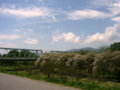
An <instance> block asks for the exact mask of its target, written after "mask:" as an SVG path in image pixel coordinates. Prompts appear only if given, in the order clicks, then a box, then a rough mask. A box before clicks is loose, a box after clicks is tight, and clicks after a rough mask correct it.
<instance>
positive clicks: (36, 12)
mask: <svg viewBox="0 0 120 90" xmlns="http://www.w3.org/2000/svg"><path fill="white" fill-rule="evenodd" d="M52 11H53V9H49V8H47V7H36V6H29V7H24V8H10V7H9V8H8V7H5V6H4V7H0V13H1V14H5V15H15V16H20V17H42V18H45V17H54V15H53V14H52Z"/></svg>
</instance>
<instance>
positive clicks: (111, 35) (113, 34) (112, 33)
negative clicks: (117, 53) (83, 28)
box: [84, 24, 120, 44]
mask: <svg viewBox="0 0 120 90" xmlns="http://www.w3.org/2000/svg"><path fill="white" fill-rule="evenodd" d="M119 27H120V24H115V25H114V26H113V27H107V28H106V29H105V33H102V34H101V33H96V34H94V35H92V36H88V37H87V39H86V40H85V41H84V43H85V44H88V43H102V42H112V41H116V40H119V39H120V33H118V32H117V30H118V29H119Z"/></svg>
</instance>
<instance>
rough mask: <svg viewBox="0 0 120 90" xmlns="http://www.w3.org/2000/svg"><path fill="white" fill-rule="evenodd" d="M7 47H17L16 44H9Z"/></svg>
mask: <svg viewBox="0 0 120 90" xmlns="http://www.w3.org/2000/svg"><path fill="white" fill-rule="evenodd" d="M7 47H16V44H7Z"/></svg>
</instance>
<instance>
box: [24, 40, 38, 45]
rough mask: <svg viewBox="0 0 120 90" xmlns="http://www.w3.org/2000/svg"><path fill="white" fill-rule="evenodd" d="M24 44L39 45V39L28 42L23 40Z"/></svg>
mask: <svg viewBox="0 0 120 90" xmlns="http://www.w3.org/2000/svg"><path fill="white" fill-rule="evenodd" d="M23 42H24V43H27V44H37V43H38V40H37V39H27V40H23Z"/></svg>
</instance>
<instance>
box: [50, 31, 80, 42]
mask: <svg viewBox="0 0 120 90" xmlns="http://www.w3.org/2000/svg"><path fill="white" fill-rule="evenodd" d="M52 38H53V41H55V42H58V41H59V40H61V39H64V41H65V42H73V43H79V42H80V36H76V35H75V34H73V33H72V32H69V33H62V34H59V31H58V30H57V31H56V32H55V33H54V34H53V36H52Z"/></svg>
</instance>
